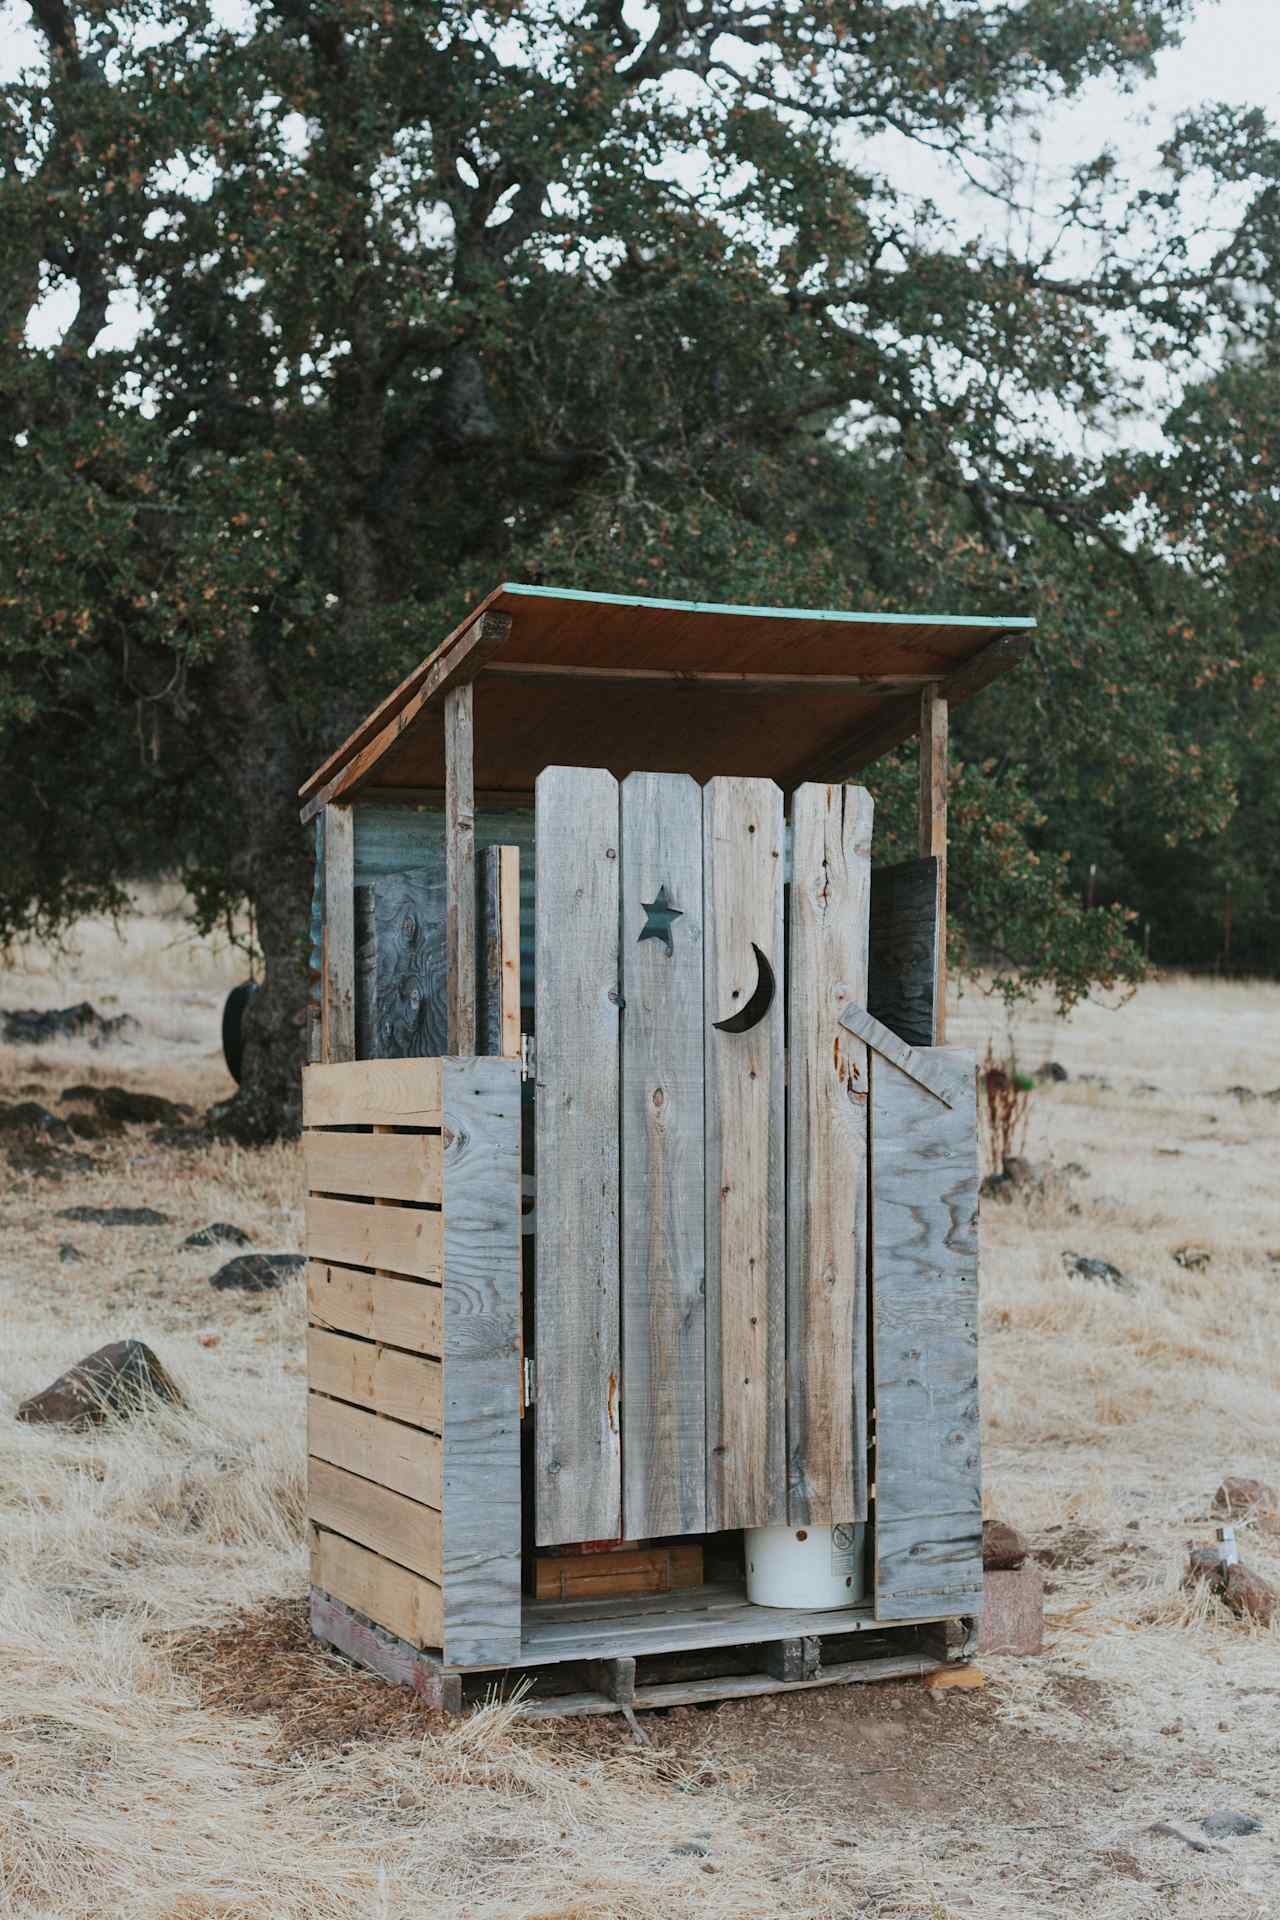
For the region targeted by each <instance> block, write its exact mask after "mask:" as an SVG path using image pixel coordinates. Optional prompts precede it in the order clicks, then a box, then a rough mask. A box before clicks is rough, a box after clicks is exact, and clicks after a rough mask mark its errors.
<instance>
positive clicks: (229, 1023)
mask: <svg viewBox="0 0 1280 1920" xmlns="http://www.w3.org/2000/svg"><path fill="white" fill-rule="evenodd" d="M257 991H258V984H257V981H256V980H242V981H241V983H240V985H239V986H238V987H232V989H231V991H230V993H229V994H228V995H227V999H226V1004H225V1005H224V1007H223V1009H222V1057H223V1059H224V1060H225V1061H226V1063H227V1072H228V1073H229V1074H230V1075H231V1078H232V1079H233V1080H234V1081H235V1083H236V1085H237V1086H239V1084H240V1081H241V1078H242V1069H243V1067H244V1010H245V1008H246V1007H247V1006H248V1004H249V1002H250V1000H251V999H252V998H253V996H254V994H255V993H256V992H257Z"/></svg>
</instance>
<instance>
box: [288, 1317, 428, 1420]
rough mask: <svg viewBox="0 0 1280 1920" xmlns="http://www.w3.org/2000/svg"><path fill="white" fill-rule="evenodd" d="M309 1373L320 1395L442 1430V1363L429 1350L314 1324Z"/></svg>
mask: <svg viewBox="0 0 1280 1920" xmlns="http://www.w3.org/2000/svg"><path fill="white" fill-rule="evenodd" d="M307 1375H308V1379H309V1381H310V1384H311V1388H312V1391H313V1392H315V1393H327V1394H331V1395H333V1397H334V1398H335V1399H338V1400H353V1401H355V1402H356V1404H357V1405H359V1406H362V1407H372V1408H373V1410H374V1412H375V1413H384V1414H387V1415H388V1416H389V1417H390V1418H391V1419H392V1420H407V1421H409V1422H410V1423H411V1424H412V1425H413V1426H415V1427H429V1428H430V1429H431V1431H432V1432H433V1433H439V1431H440V1421H441V1413H442V1408H443V1394H442V1390H441V1384H440V1362H439V1361H438V1360H431V1359H428V1358H427V1356H426V1355H425V1354H421V1353H401V1352H400V1351H399V1349H398V1348H396V1347H384V1346H379V1345H377V1344H375V1343H373V1342H371V1341H368V1340H355V1339H353V1338H352V1337H351V1335H350V1334H346V1333H329V1332H327V1331H326V1330H325V1329H324V1328H323V1327H308V1328H307Z"/></svg>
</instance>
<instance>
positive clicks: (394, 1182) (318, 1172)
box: [302, 1131, 441, 1206]
mask: <svg viewBox="0 0 1280 1920" xmlns="http://www.w3.org/2000/svg"><path fill="white" fill-rule="evenodd" d="M302 1153H303V1162H304V1165H305V1167H306V1176H307V1188H308V1191H309V1192H311V1193H343V1194H359V1195H362V1196H367V1197H369V1198H371V1199H378V1200H417V1201H426V1202H429V1203H431V1204H434V1205H436V1206H439V1204H440V1194H441V1169H440V1158H441V1137H440V1135H439V1134H438V1133H323V1132H318V1131H317V1132H311V1133H306V1134H304V1135H303V1137H302Z"/></svg>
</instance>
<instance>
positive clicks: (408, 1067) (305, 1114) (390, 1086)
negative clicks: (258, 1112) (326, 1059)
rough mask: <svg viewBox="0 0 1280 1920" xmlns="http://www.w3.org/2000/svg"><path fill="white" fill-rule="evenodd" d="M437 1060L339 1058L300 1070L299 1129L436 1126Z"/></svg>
mask: <svg viewBox="0 0 1280 1920" xmlns="http://www.w3.org/2000/svg"><path fill="white" fill-rule="evenodd" d="M442 1117H443V1116H442V1071H441V1062H440V1061H439V1060H345V1061H342V1062H340V1063H338V1064H335V1065H317V1066H309V1067H304V1068H303V1070H302V1124H303V1126H304V1127H353V1126H374V1127H439V1126H440V1125H441V1124H442Z"/></svg>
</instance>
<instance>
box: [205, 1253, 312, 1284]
mask: <svg viewBox="0 0 1280 1920" xmlns="http://www.w3.org/2000/svg"><path fill="white" fill-rule="evenodd" d="M306 1264H307V1257H306V1255H305V1254H303V1253H242V1254H238V1255H237V1257H236V1258H235V1259H234V1260H228V1261H227V1263H226V1265H225V1266H222V1267H219V1268H218V1271H217V1272H216V1273H215V1274H212V1275H210V1278H209V1285H210V1286H211V1287H217V1288H219V1289H220V1290H223V1291H225V1290H226V1289H227V1288H228V1287H235V1288H237V1289H238V1290H239V1291H240V1292H242V1293H269V1292H270V1291H271V1289H272V1288H274V1287H282V1286H283V1285H284V1283H285V1281H286V1280H287V1279H288V1278H289V1276H290V1274H293V1273H300V1272H301V1271H302V1269H303V1267H305V1266H306Z"/></svg>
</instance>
